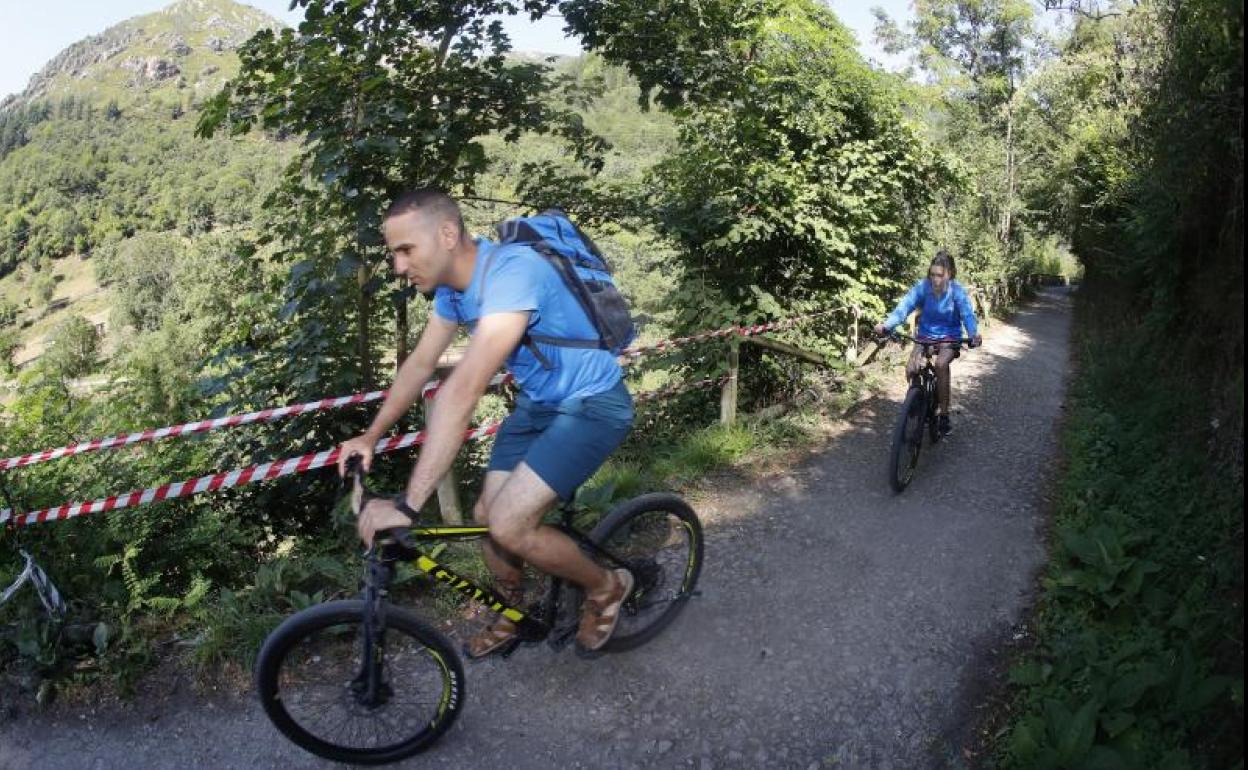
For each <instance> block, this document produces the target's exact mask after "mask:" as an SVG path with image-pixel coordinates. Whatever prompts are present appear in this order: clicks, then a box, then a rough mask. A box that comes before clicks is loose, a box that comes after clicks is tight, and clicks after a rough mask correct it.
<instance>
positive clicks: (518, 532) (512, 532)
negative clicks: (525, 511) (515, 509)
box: [486, 514, 534, 554]
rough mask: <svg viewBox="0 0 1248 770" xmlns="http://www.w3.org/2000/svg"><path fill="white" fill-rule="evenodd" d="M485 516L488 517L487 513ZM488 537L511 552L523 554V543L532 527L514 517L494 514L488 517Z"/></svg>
mask: <svg viewBox="0 0 1248 770" xmlns="http://www.w3.org/2000/svg"><path fill="white" fill-rule="evenodd" d="M486 515H487V518H489V517H488V514H486ZM487 526H489V528H490V539H491V540H493V541H494V542H495V543H498V544H499V545H500V546H502V547H503V548H505V549H507V550H508V551H511V552H512V553H518V554H523V553H524V550H525V544H526V543H527V542H528V539H529V536H530V535H531V534H532V533H533V530H534V527H532V526H530V525H529V524H528V522H525V521H522V520H521V519H519V518H516V517H509V516H494V517H492V518H489V521H488V524H487Z"/></svg>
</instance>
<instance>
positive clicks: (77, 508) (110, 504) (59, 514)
mask: <svg viewBox="0 0 1248 770" xmlns="http://www.w3.org/2000/svg"><path fill="white" fill-rule="evenodd" d="M725 380H727V377H720V378H718V379H716V378H707V379H704V380H698V381H697V382H692V383H681V384H679V385H675V386H672V387H668V388H660V389H659V390H654V391H650V392H647V393H640V394H638V395H637V396H636V397H635V398H634V401H636V402H638V403H641V402H645V401H653V400H655V399H659V398H666V397H667V396H671V395H675V394H676V393H682V392H685V391H688V390H693V389H695V388H703V387H708V386H711V385H717V384H722V383H723V382H724V381H725ZM500 425H502V421H501V420H500V421H498V422H494V423H490V424H489V425H483V426H480V427H477V428H473V429H471V430H469V431H467V432H466V433H465V434H464V440H465V441H474V440H476V439H480V438H484V437H486V436H492V435H494V434H495V433H497V432H498V428H499V426H500ZM424 441H425V431H423V430H422V431H417V432H415V433H405V434H403V435H401V436H392V437H390V438H386V439H382V440H381V441H378V442H377V446H376V448H375V450H374V451H376V452H377V454H385V453H387V452H396V451H398V450H400V449H406V448H407V447H410V446H416V445H417V444H422V443H424ZM338 454H339V449H338V448H337V447H335V448H333V449H323V450H321V451H320V452H312V453H310V454H305V455H300V456H299V457H290V458H287V459H285V460H276V461H273V462H268V463H260V464H259V465H251V466H248V467H246V468H238V469H235V470H232V471H223V472H221V473H214V474H211V475H208V476H200V477H199V478H197V479H191V480H189V481H176V482H171V483H169V484H162V485H160V486H158V487H149V488H147V489H140V490H135V491H134V492H127V493H125V494H120V495H111V496H109V497H104V498H100V499H98V500H92V501H90V502H85V503H66V504H63V505H58V506H54V507H52V508H43V509H41V510H37V511H28V512H26V513H20V514H15V513H14V512H13V510H12V509H9V508H5V509H2V510H0V525H3V524H5V523H6V522H11V526H14V527H24V526H29V525H31V524H37V523H42V522H45V521H61V520H63V519H72V518H75V517H78V516H84V515H86V514H90V513H104V512H107V511H116V510H119V509H122V508H131V507H134V506H138V505H146V504H148V503H155V502H160V501H161V500H172V499H175V498H179V497H190V496H192V495H198V494H202V493H204V492H215V491H217V490H220V489H230V488H232V487H241V486H245V485H247V484H254V483H256V482H259V481H269V480H270V479H276V478H280V477H282V476H290V475H293V474H296V473H307V472H308V471H312V470H316V469H318V468H324V467H326V466H332V465H336V464H337V463H338Z"/></svg>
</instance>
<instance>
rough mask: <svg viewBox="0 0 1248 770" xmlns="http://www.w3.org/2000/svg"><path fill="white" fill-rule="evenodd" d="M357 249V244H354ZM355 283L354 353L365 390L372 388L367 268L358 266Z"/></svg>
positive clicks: (370, 307)
mask: <svg viewBox="0 0 1248 770" xmlns="http://www.w3.org/2000/svg"><path fill="white" fill-rule="evenodd" d="M356 247H357V248H359V244H356ZM355 281H356V283H357V284H358V285H359V289H360V298H359V305H358V312H357V314H356V321H355V327H356V331H355V353H356V356H358V357H359V361H360V379H361V380H363V382H364V387H365V388H371V387H373V362H372V356H370V355H369V353H368V349H369V334H368V317H369V315H371V311H372V306H373V303H372V299H371V298H370V297H369V296H368V293H367V292H365V291H364V288H365V286H367V285H368V267H367V266H366V265H360V266H359V268H357V269H356V271H355Z"/></svg>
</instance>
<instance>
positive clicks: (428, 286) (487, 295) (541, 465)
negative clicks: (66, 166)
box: [339, 189, 633, 658]
mask: <svg viewBox="0 0 1248 770" xmlns="http://www.w3.org/2000/svg"><path fill="white" fill-rule="evenodd" d="M382 231H383V235H384V236H385V240H386V247H387V248H388V250H389V251H390V254H391V255H392V257H393V260H394V270H395V272H396V273H398V274H400V275H403V276H405V277H406V278H407V279H408V280H409V281H410V282H411V284H412V285H413V286H414V287H416V288H417V289H419V290H420V291H423V292H429V291H435V292H436V293H435V297H434V302H433V309H432V312H431V313H430V314H429V318H428V321H427V323H426V324H425V328H424V331H423V332H422V333H421V336H420V341H419V342H418V343H417V345H416V348H415V350H413V351H412V353H411V355H409V356H408V357H407V359H406V360H405V361H403V362H402V365H401V366H400V367H399V370H398V373H397V375H396V376H395V380H394V384H393V385H392V386H391V388H390V393H389V395H388V396H387V397H386V400H385V402H384V403H383V404H382V406H381V409H380V410H379V411H378V413H377V416H376V418H375V419H374V420H373V422H372V425H371V426H370V427H369V429H368V430H367V431H366V432H365V433H364V434H362V435H360V436H357V437H356V438H353V439H351V440H349V441H346V442H344V443H343V444H342V447H341V449H342V452H341V458H340V460H339V472H340V473H345V465H346V460H347V458H349V457H350V456H352V455H359V456H360V457H361V458H362V461H363V464H364V468H365V469H366V470H367V469H368V468H369V466H370V465H371V462H372V456H373V447H374V446H375V445H376V443H377V442H378V440H380V439H381V438H382V436H383V435H384V434H385V432H386V431H387V430H388V429H389V428H390V426H392V425H393V424H394V423H395V422H396V421H397V420H398V419H399V417H400V416H401V415H402V414H403V413H404V412H406V411H407V409H408V408H409V407H410V406H411V405H412V404H413V403H414V402H415V400H416V399H417V398H418V397H419V395H420V393H421V388H423V387H424V385H425V383H426V382H428V381H429V378H430V377H431V376H432V374H433V372H434V370H435V368H436V366H437V362H438V359H439V358H440V357H441V355H442V353H443V352H444V351H445V350H446V348H447V346H448V345H449V344H450V343H451V341H452V339H453V338H454V336H455V333H456V330H457V328H458V326H459V325H460V324H464V325H467V326H468V328H469V331H470V333H471V335H472V337H471V342H470V343H469V345H468V349H467V351H466V352H465V354H464V357H463V359H462V360H461V361H460V362H459V363H458V364H457V365H456V366H455V369H454V371H452V373H451V374H450V376H449V377H448V378H447V380H446V383H445V384H444V385H443V387H442V388H441V389H440V390H439V391H438V395H437V400H436V408H434V409H433V410H432V414H431V415H430V418H429V424H428V426H427V439H426V441H425V445H424V448H423V449H422V451H421V453H420V457H419V459H418V460H417V462H416V465H415V467H414V468H413V469H412V473H411V476H410V478H409V479H408V484H407V490H406V493H405V494H404V495H401V496H399V497H397V498H396V499H395V501H394V502H390V501H388V500H374V501H372V502H370V503H369V504H368V505H367V506H366V507H365V509H364V510H363V511H361V512H360V515H359V520H358V523H357V529H358V531H359V535H360V537H361V538H362V539H363V540H364V542H365V543H366V544H371V543H372V540H373V536H374V535H375V533H376V532H377V531H379V530H383V529H388V528H391V527H407V526H411V524H412V518H413V517H414V515H415V511H418V510H420V508H421V506H422V505H424V503H425V501H426V500H427V499H428V497H429V496H430V494H431V493H432V492H433V491H434V489H435V488H436V486H437V484H438V482H439V480H440V479H441V478H442V477H443V476H444V475H445V474H446V472H447V471H448V470H449V469H450V467H451V464H452V462H453V461H454V459H455V456H456V454H457V453H458V451H459V448H460V445H461V444H462V443H463V440H464V439H463V436H464V432H465V429H466V428H467V426H468V422H469V420H470V418H471V417H472V414H473V411H474V409H475V407H476V404H477V401H478V400H479V399H480V398H481V395H482V394H483V393H484V392H485V389H486V387H487V386H488V385H489V382H490V379H491V378H492V377H493V376H494V375H495V373H497V372H498V370H499V368H500V367H502V366H503V365H504V364H506V366H507V368H508V369H509V370H510V371H511V373H512V375H513V376H514V377H515V380H516V382H517V384H518V385H519V388H520V390H521V394H520V395H519V397H518V398H517V399H516V408H515V411H513V412H512V413H511V415H509V416H508V417H507V419H506V420H505V421H504V422H503V425H502V427H501V428H500V429H499V431H498V435H497V437H496V439H495V442H494V449H493V452H492V454H491V456H490V462H489V466H488V468H487V472H486V476H485V484H484V488H483V489H482V492H481V496H480V498H479V499H478V500H477V504H476V506H475V507H474V509H473V516H474V517H475V519H476V520H477V521H478V522H479V523H481V524H483V525H485V526H488V527H489V531H490V536H489V538H488V539H487V540H485V541H484V545H483V551H484V557H485V562H486V565H487V566H488V567H489V569H490V572H492V573H493V575H494V578H495V580H496V581H497V585H498V588H499V591H500V594H502V596H503V598H505V599H507V600H508V601H510V602H513V603H515V602H519V601H520V600H521V599H522V595H523V591H522V584H521V581H522V576H523V567H524V563H525V562H528V563H530V564H532V565H533V566H534V567H536V568H537V569H539V570H542V571H543V572H546V573H548V574H551V575H556V576H558V577H561V578H564V579H565V580H569V581H572V582H573V583H576V584H578V585H580V586H581V587H582V588H583V589H584V590H585V602H584V604H583V606H582V608H581V621H580V626H579V628H578V631H577V637H576V639H577V643H578V644H579V645H580V646H581V647H582V648H583V649H586V650H597V649H599V648H601V647H602V645H603V644H605V643H606V641H607V639H608V638H609V637H610V635H611V633H612V632H613V631H614V630H615V625H616V621H617V620H618V618H619V613H620V607H621V605H622V604H623V602H624V599H625V598H626V597H627V596H628V594H629V592H630V591H631V590H632V587H633V578H632V575H631V574H630V573H629V572H628V571H627V570H623V569H619V570H607V569H604V568H602V567H600V566H598V565H597V564H596V563H594V561H592V560H591V559H590V558H589V557H588V556H586V555H585V554H584V553H583V552H582V551H581V549H580V548H579V547H578V546H577V544H576V543H575V542H573V541H572V539H571V538H569V537H567V536H566V535H564V534H563V533H561V532H559V531H558V530H557V529H554V528H552V527H548V526H544V525H543V524H542V523H541V520H542V515H543V514H544V513H545V512H546V511H547V510H548V509H549V508H550V507H551V506H552V505H553V504H554V503H555V501H556V500H557V499H560V498H562V499H567V498H569V497H570V496H571V495H572V494H574V492H575V490H576V488H577V487H578V486H580V485H581V484H582V483H583V482H584V481H586V480H587V479H588V478H589V477H590V476H592V475H593V473H594V472H595V471H596V470H597V469H598V467H599V466H600V465H601V464H602V463H603V461H604V460H605V459H606V458H607V456H608V455H609V454H610V453H611V452H612V451H613V450H614V449H615V448H616V447H617V446H618V445H619V444H620V443H621V442H622V441H623V440H624V437H625V436H626V435H627V434H628V431H629V429H630V427H631V426H632V420H633V403H632V397H631V396H630V395H629V393H628V390H627V388H626V387H625V386H624V382H623V373H622V371H621V369H620V367H619V364H618V363H617V362H616V359H615V357H614V356H613V355H612V354H611V353H610V352H609V351H607V350H599V349H591V348H573V347H559V346H554V345H546V344H542V343H534V342H533V341H532V339H531V338H532V337H545V338H565V339H567V338H570V339H584V338H587V337H588V338H594V337H596V336H597V332H596V330H595V329H594V327H593V324H592V322H591V321H590V320H589V319H588V318H587V316H586V314H585V311H584V310H583V309H582V307H581V306H580V305H579V304H578V302H577V300H576V298H575V297H574V296H573V295H572V294H571V292H570V291H569V289H568V288H567V286H566V285H565V284H564V283H563V280H562V279H561V277H560V276H559V274H558V273H557V272H556V271H555V270H554V269H553V268H552V267H551V266H550V265H549V264H548V263H547V262H546V260H545V259H543V258H542V257H541V256H540V255H538V254H537V253H536V252H535V251H533V249H532V248H530V247H528V246H525V245H521V244H506V245H499V244H496V243H494V242H492V241H489V240H487V239H484V238H478V239H475V240H474V239H472V238H470V237H469V236H468V234H467V231H466V229H465V227H464V220H463V217H462V215H461V214H460V210H459V206H458V204H457V203H456V202H455V200H454V199H452V198H451V197H449V196H448V195H446V194H445V193H443V192H440V191H438V190H433V189H421V190H416V191H413V192H409V193H406V194H404V195H401V196H400V197H398V198H397V199H395V200H394V202H393V203H391V204H390V207H389V209H388V210H387V211H386V214H385V217H384V219H383V222H382ZM539 346H540V349H539ZM515 634H516V627H515V625H514V624H513V623H512V622H511V621H510V620H508V619H506V618H499V619H498V620H496V621H495V622H494V623H493V624H492V625H490V626H488V627H486V628H485V629H483V630H482V631H481V632H480V633H478V634H477V635H475V636H474V637H473V638H472V639H470V640H469V642H468V644H467V645H466V653H467V654H468V655H469V657H473V658H480V657H483V656H486V655H489V654H490V653H492V652H495V651H497V650H499V649H501V648H503V647H505V646H506V645H507V644H508V643H509V642H511V641H512V639H513V638H514V637H515Z"/></svg>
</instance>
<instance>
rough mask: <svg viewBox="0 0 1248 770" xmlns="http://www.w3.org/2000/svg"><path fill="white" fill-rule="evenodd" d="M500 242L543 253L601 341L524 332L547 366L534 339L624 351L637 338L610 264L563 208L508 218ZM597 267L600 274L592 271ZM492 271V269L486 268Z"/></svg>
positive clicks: (616, 352) (500, 228) (614, 352)
mask: <svg viewBox="0 0 1248 770" xmlns="http://www.w3.org/2000/svg"><path fill="white" fill-rule="evenodd" d="M495 230H496V231H497V233H498V240H499V243H500V244H513V243H514V244H522V245H524V246H528V247H530V248H532V249H533V251H535V252H537V253H538V254H540V255H541V256H542V257H543V258H544V259H545V260H546V262H547V263H548V264H550V266H551V267H552V268H553V269H554V271H555V272H556V273H558V274H559V277H560V278H561V279H562V280H563V285H564V286H566V287H567V289H568V291H569V292H571V293H572V296H573V297H575V298H576V301H577V303H578V304H579V305H580V306H581V309H582V310H584V311H585V316H586V317H587V318H589V321H590V323H591V324H592V325H593V327H594V330H595V331H597V332H598V337H597V338H596V339H575V338H568V337H550V336H547V335H544V334H530V335H525V338H524V343H523V344H524V345H525V346H526V347H528V348H529V350H531V351H532V352H533V354H534V355H535V356H536V357H537V360H538V361H539V362H540V363H541V364H542V366H544V367H545V368H547V369H550V368H552V366H551V363H550V360H549V359H547V358H546V356H545V355H543V354H542V353H541V352H540V351H539V350H538V348H537V345H536V344H535V343H538V342H541V343H544V344H547V345H555V346H558V347H565V348H588V349H594V350H608V351H610V352H611V354H612V355H617V356H618V355H619V354H620V353H621V352H622V351H623V350H624V349H625V348H626V347H628V345H629V343H631V342H632V341H633V340H634V339H636V337H637V328H636V327H635V326H634V324H633V318H632V314H631V313H630V312H629V308H628V301H627V300H625V299H624V295H623V294H621V293H620V290H619V289H618V288H616V285H615V283H614V282H613V281H612V280H611V266H610V265H608V264H607V260H606V257H604V256H603V255H602V252H601V251H600V250H599V249H598V247H597V246H596V245H595V244H594V242H593V241H592V240H590V238H589V236H588V235H586V234H585V233H584V232H582V231H581V229H580V228H579V227H577V226H576V225H575V224H573V222H572V220H570V219H568V216H567V214H564V213H563V211H561V210H560V209H546V210H545V211H543V212H542V213H540V214H537V215H536V216H531V217H516V218H515V219H509V220H507V221H505V222H503V223H501V224H500V225H498V227H496V228H495ZM589 271H594V273H597V275H595V274H593V273H590V272H589ZM487 273H488V267H487Z"/></svg>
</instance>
